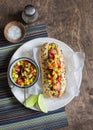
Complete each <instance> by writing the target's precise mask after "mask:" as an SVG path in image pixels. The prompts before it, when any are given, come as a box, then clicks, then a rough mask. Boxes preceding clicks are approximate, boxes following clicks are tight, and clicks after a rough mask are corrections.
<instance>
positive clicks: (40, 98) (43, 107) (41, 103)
mask: <svg viewBox="0 0 93 130" xmlns="http://www.w3.org/2000/svg"><path fill="white" fill-rule="evenodd" d="M38 106H39V108H40V110H41V111H42V112H44V113H47V112H48V111H47V107H46V104H45V102H44V97H43V94H39V96H38Z"/></svg>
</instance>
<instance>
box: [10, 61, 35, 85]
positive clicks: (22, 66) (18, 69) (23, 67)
mask: <svg viewBox="0 0 93 130" xmlns="http://www.w3.org/2000/svg"><path fill="white" fill-rule="evenodd" d="M36 76H37V69H36V66H35V65H34V64H33V63H32V62H30V61H29V60H20V61H17V62H16V64H15V65H14V66H13V68H12V79H13V81H14V82H15V83H16V84H17V85H18V86H21V87H24V86H29V85H31V84H32V83H33V82H34V81H35V79H36Z"/></svg>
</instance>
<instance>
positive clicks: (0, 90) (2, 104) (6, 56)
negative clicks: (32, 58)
mask: <svg viewBox="0 0 93 130" xmlns="http://www.w3.org/2000/svg"><path fill="white" fill-rule="evenodd" d="M47 36H48V34H47V32H46V26H45V25H44V24H40V25H35V26H28V27H27V28H26V35H25V38H24V40H23V41H22V42H19V43H17V44H14V43H9V42H7V41H6V40H5V39H4V36H3V32H2V31H1V30H0V130H26V129H29V130H53V129H56V128H61V127H64V126H67V125H68V122H67V117H66V113H65V108H60V109H58V110H55V111H52V112H48V113H47V114H45V113H42V112H39V111H34V110H31V109H27V108H25V107H24V106H23V105H22V104H20V103H19V102H18V101H17V99H16V98H15V97H14V96H13V94H12V93H11V90H10V88H9V85H8V82H7V73H6V72H7V67H8V64H9V61H10V58H11V56H12V55H13V53H14V52H15V50H16V49H17V48H18V47H19V46H21V45H22V44H23V43H25V42H27V41H29V40H31V39H35V38H39V37H47Z"/></svg>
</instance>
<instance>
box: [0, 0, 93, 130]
mask: <svg viewBox="0 0 93 130" xmlns="http://www.w3.org/2000/svg"><path fill="white" fill-rule="evenodd" d="M28 4H33V5H34V6H36V8H37V9H38V12H39V18H38V21H36V22H35V23H33V24H32V25H35V24H39V23H45V24H46V25H47V32H48V34H49V37H53V38H56V39H59V40H61V41H63V42H65V43H66V44H67V45H69V46H70V47H71V48H72V49H73V50H74V51H83V52H85V55H86V60H85V66H84V70H83V79H82V84H81V89H80V95H79V96H78V97H76V98H74V100H73V101H72V102H71V103H69V104H68V105H67V106H66V111H67V117H68V121H69V126H68V127H65V128H61V129H59V130H93V0H37V1H35V0H16V1H15V0H0V28H2V27H4V26H5V25H6V23H8V22H9V21H13V20H17V21H20V22H23V21H22V19H21V12H22V10H23V8H24V7H25V6H26V5H28Z"/></svg>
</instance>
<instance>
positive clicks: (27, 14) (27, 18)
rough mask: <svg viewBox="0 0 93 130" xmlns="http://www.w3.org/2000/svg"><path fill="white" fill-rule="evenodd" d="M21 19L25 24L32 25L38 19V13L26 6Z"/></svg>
mask: <svg viewBox="0 0 93 130" xmlns="http://www.w3.org/2000/svg"><path fill="white" fill-rule="evenodd" d="M22 19H23V20H24V22H25V23H32V22H35V21H36V20H37V19H38V11H37V9H36V8H35V7H34V6H33V5H27V6H26V7H25V8H24V10H23V12H22Z"/></svg>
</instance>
